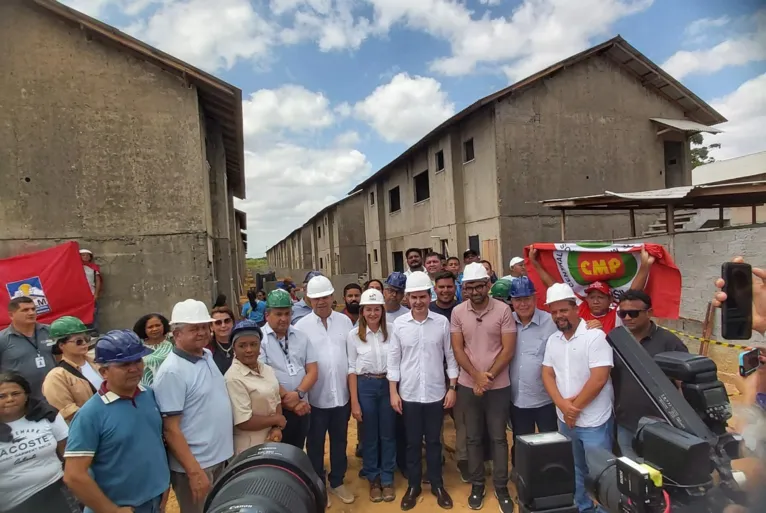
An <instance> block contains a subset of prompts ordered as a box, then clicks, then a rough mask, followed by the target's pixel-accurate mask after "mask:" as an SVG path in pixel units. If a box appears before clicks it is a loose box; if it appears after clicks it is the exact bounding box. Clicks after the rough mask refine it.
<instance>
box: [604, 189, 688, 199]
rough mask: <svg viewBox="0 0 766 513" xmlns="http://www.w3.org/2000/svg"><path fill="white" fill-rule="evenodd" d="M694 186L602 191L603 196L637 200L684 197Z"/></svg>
mask: <svg viewBox="0 0 766 513" xmlns="http://www.w3.org/2000/svg"><path fill="white" fill-rule="evenodd" d="M692 189H694V187H692V186H685V187H671V188H669V189H658V190H655V191H641V192H612V191H604V195H605V196H616V197H618V198H625V199H638V200H642V199H644V200H651V199H672V198H685V197H686V196H688V195H689V193H690V192H692Z"/></svg>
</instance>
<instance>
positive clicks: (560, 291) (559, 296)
mask: <svg viewBox="0 0 766 513" xmlns="http://www.w3.org/2000/svg"><path fill="white" fill-rule="evenodd" d="M565 300H570V301H577V296H575V293H574V290H572V287H570V286H569V285H567V284H566V283H554V284H553V285H551V286H550V287H548V294H547V296H546V298H545V304H546V305H549V304H551V303H555V302H556V301H565Z"/></svg>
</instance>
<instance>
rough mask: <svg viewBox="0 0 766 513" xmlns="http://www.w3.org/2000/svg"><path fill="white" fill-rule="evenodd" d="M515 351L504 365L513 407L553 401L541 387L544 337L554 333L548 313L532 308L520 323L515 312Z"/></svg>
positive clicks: (533, 406) (546, 337)
mask: <svg viewBox="0 0 766 513" xmlns="http://www.w3.org/2000/svg"><path fill="white" fill-rule="evenodd" d="M513 318H514V320H515V321H516V354H515V355H514V357H513V359H512V360H511V364H510V365H509V366H508V372H509V374H510V376H511V401H512V402H513V405H514V406H516V407H517V408H539V407H540V406H545V405H546V404H550V403H552V402H553V401H552V400H551V398H550V396H549V395H548V392H546V390H545V386H543V357H544V356H545V345H546V343H547V342H548V338H549V337H550V336H551V335H553V334H554V333H556V331H557V328H556V323H554V322H553V319H552V318H551V314H549V313H548V312H544V311H542V310H538V309H537V308H536V309H535V313H534V314H532V320H530V321H529V323H528V324H527V325H526V326H524V325H523V324H522V323H521V322H520V321H519V316H518V314H517V313H516V312H514V313H513Z"/></svg>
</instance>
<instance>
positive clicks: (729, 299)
mask: <svg viewBox="0 0 766 513" xmlns="http://www.w3.org/2000/svg"><path fill="white" fill-rule="evenodd" d="M752 276H753V269H752V267H750V264H746V263H744V262H726V263H725V264H723V265H722V266H721V278H723V280H724V285H723V291H724V292H725V293H726V301H724V302H723V303H722V304H721V335H722V336H723V338H725V339H727V340H748V339H749V338H750V337H752V336H753V313H752V304H753V279H752Z"/></svg>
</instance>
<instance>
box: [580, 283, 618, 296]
mask: <svg viewBox="0 0 766 513" xmlns="http://www.w3.org/2000/svg"><path fill="white" fill-rule="evenodd" d="M594 290H597V291H599V292H601V293H602V294H606V295H607V296H609V295H611V293H612V289H611V288H610V287H609V285H607V284H606V283H604V282H603V281H594V282H593V283H591V284H590V285H588V286H587V287H585V293H586V294H589V293H590V292H592V291H594Z"/></svg>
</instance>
